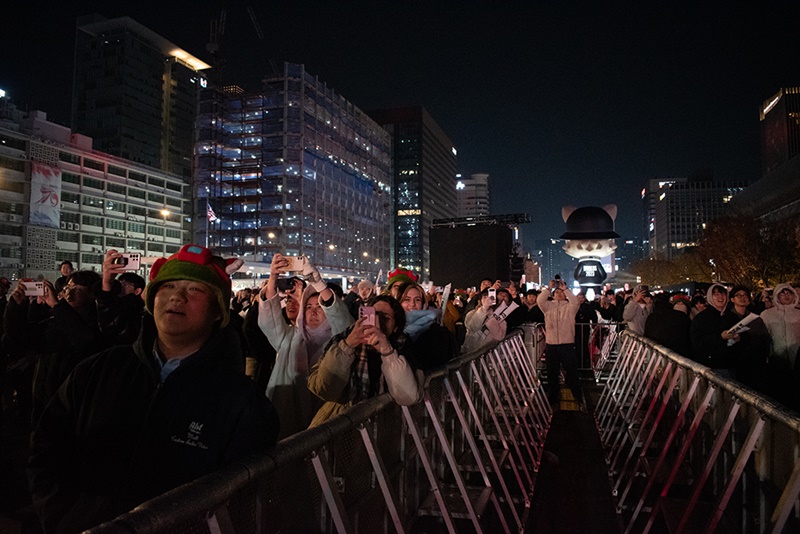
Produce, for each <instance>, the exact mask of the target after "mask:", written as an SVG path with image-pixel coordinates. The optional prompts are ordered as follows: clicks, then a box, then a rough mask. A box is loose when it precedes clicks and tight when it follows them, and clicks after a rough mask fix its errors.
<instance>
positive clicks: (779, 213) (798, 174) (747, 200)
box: [731, 87, 800, 222]
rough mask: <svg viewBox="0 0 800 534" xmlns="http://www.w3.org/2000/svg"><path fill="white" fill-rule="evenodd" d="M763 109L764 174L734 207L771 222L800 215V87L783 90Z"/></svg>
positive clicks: (761, 112) (762, 159)
mask: <svg viewBox="0 0 800 534" xmlns="http://www.w3.org/2000/svg"><path fill="white" fill-rule="evenodd" d="M759 112H760V116H761V161H762V172H763V176H762V178H761V179H759V180H758V181H756V182H754V183H753V184H752V185H750V187H748V188H747V189H745V190H744V191H742V193H741V194H739V195H737V196H736V198H734V199H733V201H732V202H731V208H732V209H733V210H735V211H737V212H739V213H744V214H747V215H748V216H752V217H758V218H761V219H763V220H765V221H769V222H780V221H785V220H788V219H790V218H796V217H800V157H797V156H798V154H800V88H797V87H793V88H784V89H781V90H780V91H778V93H777V94H776V95H774V96H773V97H772V98H770V99H768V100H766V101H765V102H764V103H763V104H762V106H761V108H760V109H759Z"/></svg>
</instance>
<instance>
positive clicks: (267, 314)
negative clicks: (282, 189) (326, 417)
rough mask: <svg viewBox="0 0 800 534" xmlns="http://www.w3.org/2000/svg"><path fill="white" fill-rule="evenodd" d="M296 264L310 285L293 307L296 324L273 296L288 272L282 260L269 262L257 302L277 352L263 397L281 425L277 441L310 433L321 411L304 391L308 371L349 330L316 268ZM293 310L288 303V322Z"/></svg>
mask: <svg viewBox="0 0 800 534" xmlns="http://www.w3.org/2000/svg"><path fill="white" fill-rule="evenodd" d="M297 259H298V260H299V261H301V262H302V274H303V277H304V278H305V279H306V280H307V281H308V282H309V285H308V287H306V288H305V290H304V291H303V293H302V295H301V296H300V299H299V300H298V301H297V304H299V309H298V313H297V320H296V324H287V323H286V321H285V320H284V315H283V310H282V308H281V296H280V295H279V294H278V290H277V279H278V277H279V276H280V275H281V274H283V273H285V272H288V271H287V268H288V267H289V266H290V261H289V260H288V259H287V258H286V257H285V256H283V255H281V254H275V255H274V256H273V258H272V266H271V270H270V277H269V279H268V280H267V281H266V282H265V283H264V284H263V285H262V288H261V292H260V299H259V302H258V306H259V310H258V326H259V328H261V331H262V332H264V334H265V335H266V336H267V339H268V340H269V342H270V344H271V345H272V346H273V347H275V350H276V351H277V355H276V358H275V366H274V368H273V369H272V374H271V375H270V377H269V382H268V384H267V390H266V395H267V397H269V399H270V400H271V401H272V404H273V405H274V406H275V409H276V410H277V412H278V416H279V418H280V421H281V432H280V435H279V436H278V439H283V438H285V437H287V436H290V435H292V434H295V433H297V432H300V431H302V430H305V429H306V428H308V425H309V423H310V422H311V419H312V418H313V417H314V414H315V413H316V412H317V410H318V409H319V407H320V405H321V403H320V402H319V400H318V399H317V398H316V397H314V395H312V394H311V392H309V390H308V387H307V380H308V374H309V371H310V370H311V368H312V367H313V366H314V364H316V363H317V360H319V358H320V357H321V356H322V354H323V348H324V346H325V344H326V343H327V342H328V340H329V339H330V338H331V337H332V336H334V335H336V334H339V333H341V332H343V331H344V330H345V329H346V328H347V327H348V326H350V325H351V324H353V317H352V316H351V315H350V312H349V311H348V310H347V306H346V305H345V304H344V302H343V301H342V300H341V299H338V298H336V295H335V294H334V293H333V291H331V290H330V289H329V288H328V285H327V284H326V283H325V282H324V281H323V280H322V277H321V276H320V274H319V271H317V268H316V267H314V266H313V265H312V264H311V262H310V261H309V260H308V258H306V257H304V256H300V257H299V258H297ZM295 287H297V286H295ZM294 304H295V303H294V302H293V301H292V300H289V301H287V305H286V307H287V312H286V313H287V316H288V315H289V313H290V312H289V310H288V308H289V307H290V305H291V306H293V305H294Z"/></svg>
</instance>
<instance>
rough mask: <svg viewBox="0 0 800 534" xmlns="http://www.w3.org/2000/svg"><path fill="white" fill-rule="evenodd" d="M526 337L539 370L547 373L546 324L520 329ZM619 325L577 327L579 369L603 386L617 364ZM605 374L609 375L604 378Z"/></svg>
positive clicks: (584, 324)
mask: <svg viewBox="0 0 800 534" xmlns="http://www.w3.org/2000/svg"><path fill="white" fill-rule="evenodd" d="M519 328H520V329H521V330H522V331H523V334H524V336H525V345H526V346H527V347H528V352H529V353H530V354H532V355H533V361H534V362H535V365H536V368H537V369H539V370H540V371H542V372H544V371H545V369H546V365H545V363H544V362H545V351H544V346H545V338H544V323H525V324H523V325H521V326H520V327H519ZM621 330H622V325H620V324H619V323H576V324H575V349H576V350H577V352H578V362H579V363H578V367H579V368H580V369H585V370H589V369H591V372H592V373H593V375H594V378H595V381H596V382H597V383H598V384H599V383H600V382H602V381H604V380H605V379H606V378H607V376H606V374H607V366H608V365H609V364H610V363H613V360H614V357H615V356H616V354H617V348H618V345H619V332H620V331H621ZM604 373H605V374H604Z"/></svg>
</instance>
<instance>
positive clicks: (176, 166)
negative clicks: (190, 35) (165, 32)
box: [72, 14, 210, 178]
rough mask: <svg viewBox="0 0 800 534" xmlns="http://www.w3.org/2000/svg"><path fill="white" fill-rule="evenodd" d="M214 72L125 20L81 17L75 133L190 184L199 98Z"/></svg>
mask: <svg viewBox="0 0 800 534" xmlns="http://www.w3.org/2000/svg"><path fill="white" fill-rule="evenodd" d="M208 68H210V66H209V65H208V64H206V63H204V62H203V61H201V60H199V59H198V58H196V57H194V56H192V55H191V54H189V53H188V52H186V51H184V50H182V49H181V48H179V47H178V46H176V45H174V44H173V43H171V42H170V41H168V40H167V39H165V38H164V37H161V36H160V35H158V34H156V33H155V32H153V31H152V30H149V29H148V28H146V27H144V26H142V25H141V24H139V23H138V22H136V21H135V20H133V19H131V18H128V17H121V18H116V19H111V20H109V19H106V18H105V17H102V16H100V15H96V14H95V15H90V16H87V17H81V18H79V19H78V22H77V31H76V40H75V77H74V80H73V90H72V130H73V131H75V132H77V133H80V134H83V135H86V136H89V137H91V138H92V139H93V143H94V148H95V149H96V150H99V151H101V152H105V153H107V154H112V155H115V156H118V157H121V158H124V159H127V160H130V161H134V162H137V163H141V164H144V165H147V166H149V167H155V168H157V169H161V170H163V171H165V172H169V173H172V174H177V175H179V176H183V177H186V178H189V177H191V170H192V147H193V141H194V121H195V115H196V112H197V91H198V88H199V87H200V86H201V85H202V84H205V83H206V82H205V78H204V77H203V75H202V74H201V71H202V70H204V69H208Z"/></svg>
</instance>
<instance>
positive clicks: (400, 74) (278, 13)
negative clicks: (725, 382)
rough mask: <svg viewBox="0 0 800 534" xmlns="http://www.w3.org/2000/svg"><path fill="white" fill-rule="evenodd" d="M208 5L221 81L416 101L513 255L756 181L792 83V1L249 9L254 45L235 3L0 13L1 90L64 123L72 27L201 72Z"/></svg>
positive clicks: (270, 5)
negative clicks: (186, 57) (105, 29)
mask: <svg viewBox="0 0 800 534" xmlns="http://www.w3.org/2000/svg"><path fill="white" fill-rule="evenodd" d="M68 4H70V5H68ZM167 4H169V7H165V6H166V5H167ZM696 4H702V5H696ZM198 5H200V6H201V7H197V6H198ZM76 6H77V7H76ZM213 6H216V7H213ZM223 6H224V7H225V9H226V11H227V24H226V32H225V35H224V37H223V42H222V48H223V54H224V56H225V58H226V61H227V64H226V70H225V74H226V76H227V78H228V80H230V81H231V82H234V83H237V84H238V85H242V86H244V87H245V88H251V89H257V88H258V81H259V80H260V78H261V75H262V74H264V73H266V72H269V71H270V69H271V66H270V61H269V60H270V59H272V60H274V62H275V63H276V64H277V65H280V63H281V62H282V61H291V62H296V63H303V64H305V65H306V68H307V70H308V71H309V72H311V73H313V74H316V75H317V76H319V78H320V79H321V80H322V81H324V82H325V83H327V85H328V86H329V87H332V88H333V89H334V90H335V91H336V92H338V93H339V94H341V95H343V96H344V97H345V98H347V99H348V100H350V101H352V102H354V103H355V104H356V105H357V106H359V107H360V108H362V109H364V110H369V109H373V108H380V107H394V106H406V105H423V106H425V107H426V108H427V109H428V111H429V112H430V113H431V115H432V116H433V118H434V119H435V120H436V121H437V122H438V123H439V125H440V126H441V127H442V128H443V130H444V131H445V132H446V133H447V134H448V135H449V137H450V139H451V140H452V141H453V143H454V145H455V146H456V148H457V149H458V160H459V171H460V172H462V173H463V174H470V173H474V172H487V173H489V174H490V175H491V180H492V181H491V186H492V211H493V213H520V212H525V213H529V214H530V215H531V217H532V219H533V222H532V224H529V225H525V226H523V239H524V240H525V245H526V248H530V247H532V245H533V240H534V239H543V238H548V237H557V236H558V235H560V234H561V233H563V231H564V223H563V221H562V220H561V207H562V206H564V205H568V204H572V205H575V206H582V205H602V204H606V203H616V204H617V205H618V206H619V215H618V218H617V231H618V232H619V233H620V234H622V236H623V237H634V236H638V235H639V233H640V228H641V202H640V197H639V193H640V191H641V188H642V187H643V185H644V183H645V181H646V180H647V179H649V178H654V177H669V176H687V175H690V174H692V173H694V172H696V171H698V170H700V169H711V170H712V171H713V173H714V175H715V176H716V177H718V178H736V179H742V178H750V179H754V178H757V177H758V176H759V174H760V171H759V169H760V166H759V151H760V148H759V124H758V123H759V121H758V109H759V106H760V105H761V104H762V102H763V101H764V100H766V99H768V98H769V97H771V96H772V95H773V94H774V93H776V92H777V90H778V89H779V88H780V87H785V86H792V85H797V84H798V83H800V31H798V26H797V25H798V21H800V16H799V15H800V2H798V1H793V2H788V1H787V2H770V1H766V2H751V3H749V5H744V4H742V3H739V2H736V3H734V2H691V1H681V2H666V1H665V2H641V1H640V2H601V1H595V2H588V1H568V0H560V1H550V2H534V1H531V2H502V3H501V2H492V3H490V2H470V1H461V2H456V1H453V2H437V1H429V2H409V1H403V2H400V1H394V2H388V1H387V2H378V1H373V2H344V1H336V0H328V1H313V2H309V1H294V2H285V1H277V0H276V1H269V2H263V1H262V2H255V1H254V2H251V7H252V9H253V12H254V13H255V15H256V18H257V20H258V23H259V25H260V27H261V30H262V32H263V35H264V39H263V40H260V39H259V38H258V35H257V32H256V30H255V29H254V26H253V23H252V21H251V19H250V16H249V15H248V11H247V3H245V2H219V3H216V4H214V3H212V2H184V1H168V2H160V3H154V2H118V1H106V2H74V3H67V2H28V3H16V4H15V6H14V8H13V10H10V9H7V10H5V11H4V13H3V16H2V19H1V20H2V22H1V23H0V24H2V32H0V88H3V89H5V90H6V91H7V92H8V93H9V94H10V96H11V97H12V99H13V100H14V102H15V103H17V105H18V106H20V107H22V108H23V109H42V110H44V111H47V112H48V116H49V117H50V118H51V120H54V121H55V122H59V123H62V124H67V125H68V123H69V102H70V98H71V84H72V56H73V51H74V21H75V17H76V16H77V15H82V14H87V13H91V12H93V11H96V12H98V13H101V14H103V15H105V16H106V17H109V18H112V17H117V16H123V15H127V16H130V17H132V18H133V19H135V20H137V21H138V22H140V23H142V24H144V25H145V26H147V27H149V28H151V29H152V30H154V31H155V32H157V33H159V34H161V35H163V36H164V37H166V38H167V39H169V40H170V41H172V42H174V43H175V44H176V45H178V46H180V47H182V48H184V49H185V50H187V51H188V52H190V53H191V54H194V55H196V56H198V57H200V58H201V59H204V60H206V61H210V57H209V55H208V54H207V53H206V51H205V43H206V42H207V41H208V35H209V26H210V20H211V19H212V18H215V17H218V16H219V12H220V10H221V9H222V8H223ZM653 6H655V7H653Z"/></svg>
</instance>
